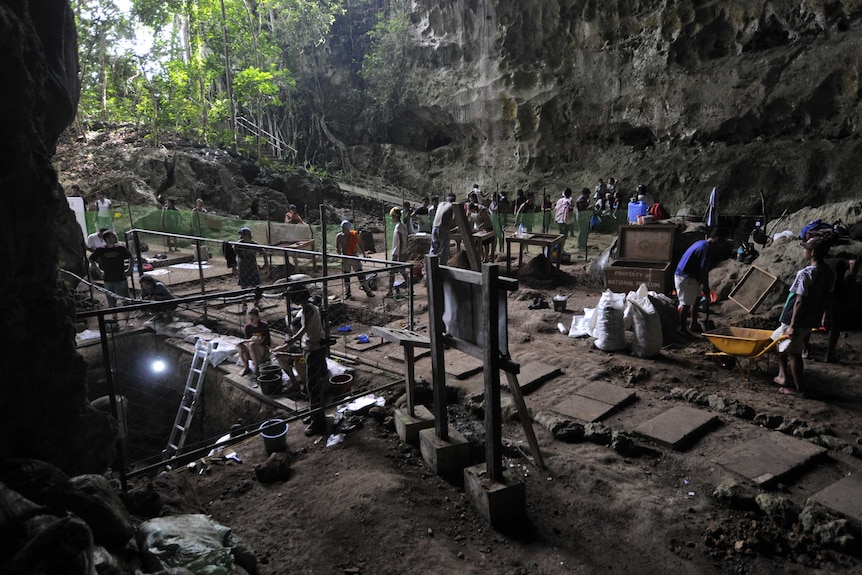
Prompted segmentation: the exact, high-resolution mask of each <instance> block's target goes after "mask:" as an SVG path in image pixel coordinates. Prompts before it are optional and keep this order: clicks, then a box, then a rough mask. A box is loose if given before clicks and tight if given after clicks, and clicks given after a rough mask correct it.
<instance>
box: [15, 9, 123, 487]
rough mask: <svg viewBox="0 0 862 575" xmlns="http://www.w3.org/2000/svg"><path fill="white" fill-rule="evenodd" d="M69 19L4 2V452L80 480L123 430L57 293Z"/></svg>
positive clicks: (73, 83) (102, 464) (73, 93)
mask: <svg viewBox="0 0 862 575" xmlns="http://www.w3.org/2000/svg"><path fill="white" fill-rule="evenodd" d="M71 18H72V15H71V11H70V9H69V7H68V4H67V3H66V2H65V1H64V0H43V1H40V2H14V3H11V2H6V3H2V4H0V53H2V57H0V77H2V78H3V86H4V87H3V89H2V90H0V131H2V133H3V135H4V137H3V140H2V142H3V143H2V144H0V193H2V195H3V200H4V209H3V210H0V250H2V252H0V256H2V260H3V268H4V269H3V273H2V274H0V298H2V301H3V302H4V311H3V314H2V316H0V318H2V319H0V334H2V335H0V349H3V353H4V355H3V359H4V360H3V361H2V362H0V381H2V382H3V385H2V387H0V438H2V439H0V453H2V454H3V457H4V458H8V457H16V456H26V457H32V458H41V459H45V460H47V461H50V462H52V463H54V464H55V465H57V466H58V467H60V468H61V469H63V470H64V471H66V472H67V473H71V474H77V473H81V472H85V471H97V470H102V469H104V468H106V467H107V465H108V464H109V463H110V460H111V458H112V452H113V443H114V441H115V439H116V425H113V426H112V425H111V420H110V418H108V416H106V415H103V414H99V413H96V412H95V411H93V410H92V409H91V408H90V407H89V404H88V403H87V401H86V393H85V391H86V390H85V387H84V371H85V369H86V366H85V364H84V362H83V360H81V358H80V357H79V356H78V355H77V354H76V352H75V338H74V328H73V326H72V323H71V320H70V313H69V310H68V309H67V300H65V299H63V298H62V296H58V294H59V292H60V287H59V285H58V283H57V263H58V256H57V254H58V233H57V231H56V228H55V221H56V218H57V214H58V213H59V211H60V210H59V208H61V207H62V208H65V200H64V199H63V198H62V195H61V194H60V193H59V192H58V188H57V178H56V174H55V173H54V171H53V169H52V167H51V164H50V162H49V157H50V155H49V154H50V151H51V150H52V149H53V147H54V143H55V141H56V138H57V135H58V134H59V133H60V132H61V131H62V130H63V128H64V127H65V126H66V125H67V124H68V122H70V121H71V120H72V117H73V115H74V106H75V102H77V91H78V87H77V80H76V78H75V77H76V65H75V64H76V61H75V54H76V41H75V35H74V28H73V27H72V24H71V22H72V20H71ZM49 398H50V401H49Z"/></svg>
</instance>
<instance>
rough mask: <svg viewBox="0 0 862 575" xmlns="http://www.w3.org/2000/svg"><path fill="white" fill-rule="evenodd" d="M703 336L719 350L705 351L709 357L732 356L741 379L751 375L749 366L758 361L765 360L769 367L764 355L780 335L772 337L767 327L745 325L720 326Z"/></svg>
mask: <svg viewBox="0 0 862 575" xmlns="http://www.w3.org/2000/svg"><path fill="white" fill-rule="evenodd" d="M703 336H704V337H705V338H707V339H708V340H709V341H711V342H712V345H714V346H715V347H717V348H718V349H719V350H720V351H718V352H712V353H707V354H706V355H707V356H710V357H732V358H733V360H734V362H735V363H736V367H737V368H739V373H741V374H742V379H743V381H748V379H749V378H750V377H751V368H752V366H754V365H757V364H758V363H759V362H760V361H763V360H765V361H766V369H769V356H768V355H766V354H767V353H768V352H769V351H770V350H772V348H773V347H775V345H776V344H778V342H779V341H781V340H782V339H785V337H780V338H778V339H772V331H771V330H768V329H751V328H747V327H722V328H719V329H714V330H712V331H709V332H704V333H703Z"/></svg>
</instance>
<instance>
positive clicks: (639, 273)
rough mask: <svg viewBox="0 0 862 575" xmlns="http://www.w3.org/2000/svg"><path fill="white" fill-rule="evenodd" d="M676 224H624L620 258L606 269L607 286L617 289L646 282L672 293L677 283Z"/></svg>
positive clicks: (631, 287) (613, 289) (618, 252)
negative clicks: (675, 259) (674, 279)
mask: <svg viewBox="0 0 862 575" xmlns="http://www.w3.org/2000/svg"><path fill="white" fill-rule="evenodd" d="M675 233H676V226H674V225H668V224H650V225H645V226H620V229H619V242H618V244H617V246H618V248H617V254H618V255H617V260H616V261H615V262H613V263H612V264H611V265H610V266H608V268H607V270H606V277H607V280H606V287H608V288H609V289H611V290H612V291H614V292H616V293H625V292H629V291H633V290H636V289H637V288H638V287H640V285H641V284H642V283H643V284H646V286H647V289H649V290H651V291H656V292H661V293H670V291H671V290H673V289H674V285H673V272H674V270H673V268H672V267H671V263H672V261H673V238H674V234H675Z"/></svg>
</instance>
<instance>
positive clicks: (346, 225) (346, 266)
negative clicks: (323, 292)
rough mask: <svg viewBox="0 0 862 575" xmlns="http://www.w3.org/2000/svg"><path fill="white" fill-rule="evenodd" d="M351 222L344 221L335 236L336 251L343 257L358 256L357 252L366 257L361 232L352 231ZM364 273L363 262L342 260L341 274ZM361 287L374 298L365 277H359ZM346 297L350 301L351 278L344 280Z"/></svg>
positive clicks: (349, 259) (348, 259)
mask: <svg viewBox="0 0 862 575" xmlns="http://www.w3.org/2000/svg"><path fill="white" fill-rule="evenodd" d="M350 226H351V224H350V222H349V221H347V220H344V221H343V222H341V232H339V234H338V235H337V236H335V251H337V252H338V253H339V254H341V255H343V256H354V257H355V256H356V254H357V252H358V253H360V254H362V257H365V250H364V249H362V242H360V241H359V232H357V231H356V230H352V229H350ZM353 271H356V272H359V271H362V262H360V261H359V260H357V259H351V258H342V260H341V272H342V273H345V274H347V273H350V272H353ZM359 285H360V286H361V287H362V290H363V291H364V292H365V294H366V295H367V296H368V297H374V292H373V291H372V289H371V286H370V285H368V280H367V279H366V277H365V275H360V276H359ZM344 297H345V298H347V299H350V297H351V295H350V278H344Z"/></svg>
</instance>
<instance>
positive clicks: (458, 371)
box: [444, 350, 485, 379]
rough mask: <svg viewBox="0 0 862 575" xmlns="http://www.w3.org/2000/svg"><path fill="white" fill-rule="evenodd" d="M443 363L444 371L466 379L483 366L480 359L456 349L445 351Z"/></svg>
mask: <svg viewBox="0 0 862 575" xmlns="http://www.w3.org/2000/svg"><path fill="white" fill-rule="evenodd" d="M444 363H445V364H446V373H448V374H449V375H451V376H452V377H454V378H455V379H467V378H468V377H470V376H471V375H475V374H477V373H479V372H480V371H482V369H483V368H484V367H485V364H484V363H482V360H480V359H476V358H475V357H473V356H470V355H467V354H466V353H461V352H460V351H457V350H449V351H447V352H446V354H445V359H444Z"/></svg>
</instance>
